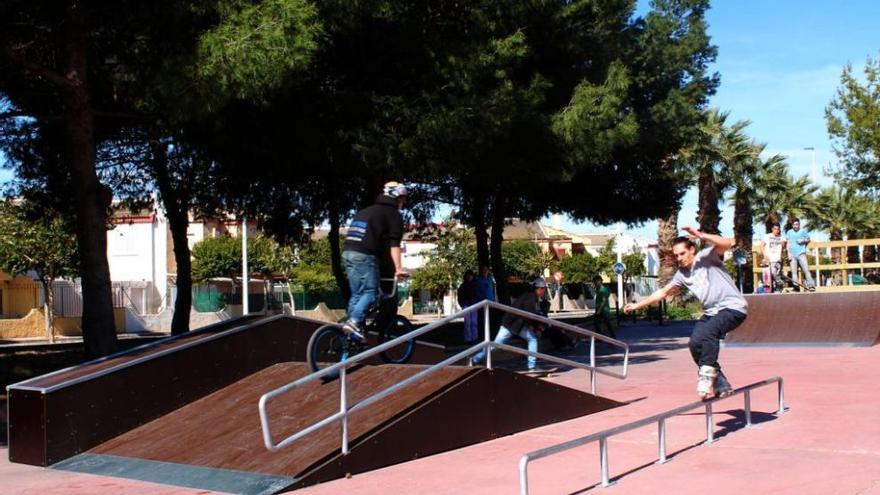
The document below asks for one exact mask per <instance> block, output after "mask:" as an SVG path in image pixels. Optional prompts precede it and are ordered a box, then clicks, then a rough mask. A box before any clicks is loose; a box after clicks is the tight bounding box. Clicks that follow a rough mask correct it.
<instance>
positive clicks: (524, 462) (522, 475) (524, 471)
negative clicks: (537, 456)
mask: <svg viewBox="0 0 880 495" xmlns="http://www.w3.org/2000/svg"><path fill="white" fill-rule="evenodd" d="M528 468H529V458H528V457H526V456H522V457H520V458H519V495H529V473H528Z"/></svg>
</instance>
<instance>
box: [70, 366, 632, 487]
mask: <svg viewBox="0 0 880 495" xmlns="http://www.w3.org/2000/svg"><path fill="white" fill-rule="evenodd" d="M422 369H424V366H417V365H381V366H365V367H363V368H360V369H358V370H356V371H354V372H352V373H350V374H349V375H348V378H349V381H348V393H349V401H350V402H349V404H354V403H355V402H357V401H358V400H361V399H363V398H365V397H367V396H368V395H371V394H372V393H375V392H378V391H380V390H382V389H384V388H386V387H388V386H390V385H393V384H394V383H397V382H399V381H401V380H403V379H405V378H407V377H409V376H412V375H413V374H415V373H417V372H418V371H421V370H422ZM307 373H308V368H307V366H306V365H305V364H303V363H281V364H276V365H274V366H272V367H270V368H268V369H265V370H263V371H260V372H258V373H255V374H253V375H251V376H248V377H246V378H244V379H242V380H240V381H238V382H236V383H234V384H232V385H230V386H227V387H225V388H224V389H222V390H219V391H217V392H214V393H213V394H210V395H208V396H206V397H203V398H202V399H199V400H197V401H195V402H193V403H191V404H189V405H187V406H184V407H182V408H180V409H178V410H176V411H174V412H172V413H169V414H167V415H165V416H163V417H162V418H159V419H157V420H155V421H152V422H150V423H148V424H145V425H143V426H141V427H139V428H136V429H134V430H132V431H129V432H128V433H125V434H123V435H120V436H118V437H116V438H114V439H112V440H110V441H108V442H105V443H103V444H101V445H99V446H97V447H95V448H93V449H91V450H90V451H89V452H88V453H87V454H83V455H81V456H77V457H74V458H72V459H70V460H68V461H66V462H65V463H63V464H61V465H57V466H53V467H59V468H62V469H73V470H77V471H87V472H94V473H100V474H114V475H117V476H122V477H134V478H138V479H145V480H148V481H156V482H160V483H168V484H180V485H183V486H191V487H195V488H205V489H214V490H221V491H235V492H237V493H274V492H276V491H278V490H282V489H293V488H296V487H301V486H304V485H309V484H314V483H319V482H322V481H327V480H332V479H336V478H340V477H343V476H345V475H347V474H354V473H360V472H364V471H369V470H372V469H377V468H380V467H384V466H388V465H392V464H397V463H400V462H405V461H408V460H412V459H416V458H419V457H424V456H427V455H431V454H435V453H439V452H443V451H446V450H450V449H454V448H458V447H462V446H465V445H470V444H474V443H478V442H481V441H485V440H489V439H492V438H496V437H499V436H503V435H509V434H512V433H515V432H518V431H523V430H526V429H530V428H534V427H537V426H541V425H545V424H549V423H554V422H558V421H563V420H566V419H571V418H574V417H578V416H583V415H586V414H591V413H594V412H598V411H601V410H605V409H609V408H612V407H616V406H619V405H621V404H620V403H617V402H615V401H611V400H608V399H604V398H601V397H596V396H593V395H590V394H587V393H584V392H580V391H578V390H574V389H570V388H567V387H563V386H560V385H556V384H553V383H550V382H547V381H545V380H540V379H537V378H532V377H527V376H522V375H518V374H516V373H513V372H509V371H503V370H495V371H488V370H485V369H482V368H480V369H475V368H466V367H449V368H445V369H442V370H440V371H438V372H437V373H435V374H433V375H430V376H428V377H426V378H425V379H424V380H420V381H418V382H416V383H414V384H412V385H411V386H409V387H406V388H404V389H402V390H400V391H399V393H396V394H392V395H391V396H389V397H386V398H385V399H383V400H381V401H379V402H377V403H375V404H372V405H370V406H369V407H367V408H365V409H363V410H361V411H358V412H357V413H354V414H353V415H352V416H351V418H350V419H349V435H350V436H349V438H350V439H351V440H350V452H349V454H348V455H346V456H342V455H341V452H340V442H341V431H340V427H339V425H338V424H333V425H331V426H328V427H326V428H324V429H322V430H319V431H317V432H315V433H314V434H312V435H310V436H309V437H306V438H304V439H302V440H300V441H298V442H296V443H294V444H292V445H290V446H289V447H287V448H285V449H282V450H281V451H279V452H270V451H268V450H267V449H266V448H265V447H264V445H263V441H262V433H261V429H260V422H259V415H258V412H257V403H258V401H259V398H260V396H261V395H262V394H263V393H265V392H266V391H268V390H270V389H273V388H275V387H278V386H281V385H284V384H286V383H288V382H290V381H292V380H294V379H296V378H299V377H301V376H304V375H306V374H307ZM338 410H339V382H338V381H332V382H329V383H320V382H312V383H310V384H307V385H305V386H303V387H302V388H301V389H297V390H295V391H292V392H290V393H289V394H286V395H283V396H280V397H278V398H276V399H275V400H274V401H273V402H272V405H271V407H270V408H269V411H270V414H272V418H271V419H272V424H273V428H274V429H276V430H277V432H278V433H277V435H278V437H279V438H280V437H286V436H288V435H290V434H292V433H294V432H296V431H298V430H300V429H302V428H305V427H307V426H309V425H311V424H313V423H315V422H317V421H319V420H320V419H323V418H324V417H326V416H328V415H330V414H333V413H334V412H336V411H338ZM145 463H146V464H145ZM89 466H91V468H89ZM174 473H178V474H174ZM193 473H196V474H193ZM230 473H240V476H239V477H241V476H244V478H246V479H247V480H248V483H249V488H243V487H238V486H235V487H231V486H230V485H229V484H228V482H227V481H226V480H227V478H230V477H233V478H234V477H235V475H234V474H230ZM260 477H263V478H260ZM260 479H262V483H261V482H260V481H259V480H260ZM193 480H196V481H193ZM218 485H219V486H218Z"/></svg>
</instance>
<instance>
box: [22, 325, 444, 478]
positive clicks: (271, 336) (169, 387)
mask: <svg viewBox="0 0 880 495" xmlns="http://www.w3.org/2000/svg"><path fill="white" fill-rule="evenodd" d="M323 324H324V323H323V322H320V321H316V320H309V319H305V318H298V317H291V316H286V315H279V316H272V317H268V318H266V317H259V316H256V317H255V316H250V317H245V318H236V319H233V320H228V321H224V322H221V323H218V324H215V325H211V326H208V327H205V328H201V329H198V330H196V331H193V332H190V333H187V334H184V335H181V336H177V337H169V338H166V339H162V340H160V341H157V342H153V343H150V344H147V345H144V346H141V347H137V348H134V349H131V350H129V351H126V352H122V353H119V354H116V355H114V356H109V357H107V358H103V359H99V360H96V361H92V362H89V363H85V364H82V365H79V366H75V367H72V368H68V369H66V370H61V371H58V372H55V373H50V374H48V375H43V376H40V377H37V378H33V379H31V380H27V381H24V382H20V383H16V384H14V385H11V386H9V387H8V392H9V394H8V400H9V402H8V410H9V416H8V422H9V460H10V461H12V462H18V463H24V464H33V465H38V466H48V465H50V464H54V463H57V462H60V461H63V460H64V459H67V458H69V457H71V456H74V455H76V454H79V453H81V452H85V451H87V450H89V449H91V448H92V447H95V446H96V445H98V444H100V443H102V442H105V441H107V440H110V439H111V438H114V437H116V436H118V435H121V434H123V433H125V432H127V431H129V430H131V429H133V428H137V427H138V426H141V425H143V424H145V423H147V422H149V421H152V420H153V419H156V418H158V417H161V416H163V415H165V414H167V413H169V412H171V411H174V410H176V409H178V408H180V407H182V406H185V405H186V404H189V403H191V402H193V401H195V400H198V399H200V398H202V397H204V396H206V395H208V394H210V393H212V392H215V391H217V390H220V389H222V388H223V387H226V386H228V385H230V384H232V383H235V382H237V381H238V380H241V379H242V378H245V377H247V376H249V375H251V374H253V373H256V372H258V371H260V370H263V369H266V368H268V367H270V366H272V365H274V364H276V363H281V362H287V361H305V355H306V346H307V344H308V340H309V337H310V336H311V335H312V333H313V332H314V331H315V329H317V328H318V327H319V326H321V325H323ZM444 355H445V354H444V349H443V348H442V347H441V346H437V345H433V344H426V343H421V342H418V343H417V345H416V350H415V352H414V355H413V359H412V362H414V363H435V362H439V361H440V360H441V359H442V358H443V357H444Z"/></svg>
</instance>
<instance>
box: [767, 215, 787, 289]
mask: <svg viewBox="0 0 880 495" xmlns="http://www.w3.org/2000/svg"><path fill="white" fill-rule="evenodd" d="M783 247H785V237H782V235H781V234H780V228H779V223H774V224H773V225H772V227H771V228H770V233H769V234H767V235H765V236H764V241H763V242H762V243H761V253H763V255H764V262H763V263H762V265H764V266H766V267H768V268H769V269H770V270H769V275H768V273H767V271H765V272H764V285H767V284H769V283H770V281H769V280H767V279H768V278H772V279H773V291H774V292H782V287H783V285H784V283H783V281H782V276H781V275H782V248H783Z"/></svg>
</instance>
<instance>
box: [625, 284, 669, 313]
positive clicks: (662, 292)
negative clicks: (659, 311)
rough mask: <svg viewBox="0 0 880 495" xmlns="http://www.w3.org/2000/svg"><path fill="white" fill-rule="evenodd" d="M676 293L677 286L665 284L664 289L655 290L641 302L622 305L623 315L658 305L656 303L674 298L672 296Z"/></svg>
mask: <svg viewBox="0 0 880 495" xmlns="http://www.w3.org/2000/svg"><path fill="white" fill-rule="evenodd" d="M678 292H679V287H678V285H677V284H675V283H672V282H670V283H668V284H666V286H665V287H662V288H660V289H657V290H655V291H654V293H653V294H651V295H650V296H648V297H646V298H644V299H642V300H641V301H639V302H637V303H629V304H626V305H624V306H623V312H624V313H632V312H633V311H635V310H637V309H639V308H643V307H645V306H650V305H652V304H654V303H658V302H660V301H662V300H664V299H666V298H667V297H669V296H674V295H676V294H678Z"/></svg>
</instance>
